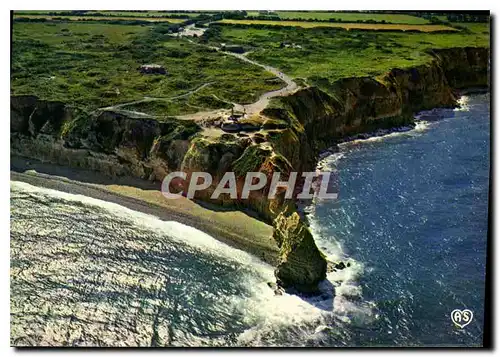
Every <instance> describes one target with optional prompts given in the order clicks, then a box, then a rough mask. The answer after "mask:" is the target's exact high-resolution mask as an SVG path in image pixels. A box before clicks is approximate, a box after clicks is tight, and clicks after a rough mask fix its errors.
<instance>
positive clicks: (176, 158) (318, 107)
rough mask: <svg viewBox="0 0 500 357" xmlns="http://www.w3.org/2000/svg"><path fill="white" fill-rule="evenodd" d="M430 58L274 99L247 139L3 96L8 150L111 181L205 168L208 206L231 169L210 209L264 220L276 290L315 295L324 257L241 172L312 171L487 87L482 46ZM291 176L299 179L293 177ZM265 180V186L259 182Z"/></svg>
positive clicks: (202, 195) (286, 211) (286, 209)
mask: <svg viewBox="0 0 500 357" xmlns="http://www.w3.org/2000/svg"><path fill="white" fill-rule="evenodd" d="M431 54H432V55H433V56H434V57H433V58H434V59H433V61H432V62H430V63H428V64H426V65H421V66H418V67H415V68H410V69H393V70H392V71H390V72H389V73H387V74H386V75H385V76H383V77H380V78H378V79H375V78H368V77H363V78H345V79H342V80H339V81H336V82H334V83H330V84H328V85H327V86H325V88H321V89H320V88H317V87H308V88H303V89H300V90H298V91H297V92H295V93H294V94H292V95H290V96H287V97H280V98H275V99H273V100H272V101H271V104H270V105H269V106H268V107H267V108H266V109H264V110H263V111H262V112H261V115H262V116H263V117H265V120H264V121H263V125H262V127H261V130H260V131H259V132H258V133H257V134H254V135H253V137H252V138H249V137H237V136H235V135H232V134H223V135H221V136H220V137H218V138H213V137H204V136H203V135H202V133H201V128H200V127H199V126H198V125H197V124H196V123H194V122H190V121H186V120H177V119H175V118H164V119H163V120H160V121H159V120H156V119H149V118H144V117H140V116H138V117H133V116H130V115H124V114H121V113H117V112H111V111H100V112H95V113H92V114H88V113H84V112H80V111H77V110H75V109H74V108H69V107H67V106H66V105H65V104H64V103H58V102H47V101H44V100H42V99H39V98H37V97H34V96H17V97H16V96H13V97H11V151H12V153H13V154H17V155H22V156H26V157H32V158H36V159H40V160H42V161H49V162H52V163H58V164H62V165H67V166H73V167H84V168H89V169H92V170H95V171H99V172H102V173H104V174H107V175H110V176H120V175H128V176H135V177H140V178H143V179H146V180H156V181H161V180H162V179H163V177H164V176H165V175H166V174H167V173H168V172H172V171H180V170H182V171H185V172H187V173H188V174H189V173H190V172H193V171H205V172H209V173H211V174H212V176H213V178H214V181H213V184H212V186H211V187H210V188H209V189H208V190H206V191H203V192H199V193H198V194H197V196H195V197H196V198H198V199H201V200H209V197H210V195H211V194H212V192H213V190H214V189H215V187H216V186H217V184H218V182H219V180H220V179H221V178H222V176H223V175H224V173H225V172H227V171H234V172H235V173H236V178H237V187H238V193H239V195H238V199H237V200H232V199H230V198H229V197H225V196H222V197H221V198H220V199H219V201H218V202H217V203H218V204H221V205H232V206H236V207H245V208H251V209H252V210H253V211H255V212H257V213H258V214H259V215H260V217H261V218H262V219H263V220H265V221H267V222H269V223H272V224H273V226H274V228H275V231H274V238H275V240H276V243H277V245H278V246H279V247H280V256H279V265H278V266H277V268H276V274H275V275H276V277H277V280H278V282H279V284H280V285H281V286H284V287H289V286H294V287H296V288H297V289H298V290H299V291H306V292H310V291H314V289H315V287H316V286H317V283H318V282H319V281H321V280H322V279H324V277H325V274H326V269H327V264H326V261H325V259H324V257H323V255H322V254H321V252H320V251H319V249H318V248H317V247H316V244H315V243H314V239H313V237H312V235H311V233H310V231H309V229H308V228H307V226H306V225H305V223H304V222H303V221H302V220H301V219H300V217H299V215H298V214H297V213H296V206H295V200H294V198H292V199H285V198H284V193H283V192H280V193H279V194H278V196H277V197H276V198H273V199H269V198H268V197H267V194H268V191H269V187H268V186H265V187H264V188H262V189H261V190H259V191H252V192H251V195H250V197H249V198H248V199H241V198H240V197H241V191H242V187H243V183H244V176H245V174H246V172H249V171H260V172H263V173H265V174H266V176H267V177H268V178H270V177H272V175H273V173H274V172H280V173H281V175H282V176H281V177H282V180H284V179H286V178H287V177H288V175H289V174H290V172H292V171H297V172H299V173H300V172H305V171H314V169H315V165H316V160H317V157H318V154H319V152H320V151H321V150H324V149H326V148H328V147H330V146H332V145H334V144H335V143H337V142H339V141H340V140H341V139H342V138H344V137H346V136H351V135H355V134H359V133H366V132H372V131H374V130H376V129H380V128H391V127H397V126H403V125H408V124H411V123H413V113H414V112H416V111H418V110H424V109H430V108H434V107H443V106H445V107H450V106H454V105H455V104H456V99H457V96H456V93H455V92H454V90H455V89H462V88H466V87H485V86H486V87H487V86H488V78H489V75H488V72H489V71H488V66H489V49H488V48H452V49H446V50H435V51H432V52H431ZM299 177H300V174H299ZM268 182H270V180H268Z"/></svg>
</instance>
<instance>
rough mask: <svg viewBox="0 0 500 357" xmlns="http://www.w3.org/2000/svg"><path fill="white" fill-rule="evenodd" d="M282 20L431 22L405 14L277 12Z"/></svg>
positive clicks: (419, 23) (415, 23)
mask: <svg viewBox="0 0 500 357" xmlns="http://www.w3.org/2000/svg"><path fill="white" fill-rule="evenodd" d="M276 13H277V14H278V16H279V17H280V18H281V19H284V20H286V19H317V20H329V19H332V18H333V19H338V20H340V21H352V22H356V21H367V20H374V21H377V22H381V21H385V22H388V23H393V24H413V25H425V24H428V23H429V21H428V20H426V19H424V18H422V17H417V16H411V15H404V14H377V13H361V12H314V11H313V12H309V11H307V12H304V11H300V12H297V11H276Z"/></svg>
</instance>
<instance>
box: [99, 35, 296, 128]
mask: <svg viewBox="0 0 500 357" xmlns="http://www.w3.org/2000/svg"><path fill="white" fill-rule="evenodd" d="M188 41H189V42H191V43H195V42H194V41H193V40H191V39H188ZM202 46H206V47H208V48H211V49H215V50H217V51H219V52H222V53H224V54H226V55H229V56H233V57H236V58H238V59H239V60H241V61H244V62H247V63H251V64H253V65H256V66H259V67H262V68H264V69H265V70H266V71H268V72H270V73H272V74H274V75H275V76H276V77H277V78H279V79H281V80H282V81H284V82H285V83H286V86H285V87H283V88H281V89H278V90H273V91H269V92H265V93H264V94H262V95H261V96H260V97H259V99H258V100H257V101H256V102H254V103H251V104H239V103H234V102H230V103H231V104H232V105H233V109H234V110H236V111H240V112H245V113H246V114H247V115H248V116H251V115H253V114H258V113H260V112H261V111H262V110H263V109H265V108H266V107H267V105H268V104H269V101H270V100H271V98H274V97H280V96H286V95H289V94H291V93H293V92H294V91H295V90H296V89H297V88H298V85H297V83H295V82H294V81H293V80H292V78H290V77H289V76H287V75H286V74H285V73H283V72H281V71H280V70H278V69H277V68H274V67H271V66H268V65H265V64H262V63H259V62H256V61H254V60H251V59H249V58H248V57H247V55H248V54H249V53H250V52H246V53H244V54H240V53H233V52H228V51H222V50H221V49H220V48H219V47H215V46H209V45H202ZM212 83H214V82H209V83H205V84H202V85H201V86H199V87H197V88H195V89H193V90H191V91H189V92H187V93H185V94H181V95H178V96H175V97H170V98H153V97H144V98H143V99H140V100H136V101H133V102H127V103H122V104H117V105H113V106H109V107H105V108H101V109H102V110H113V111H118V112H121V113H123V114H131V115H133V116H141V117H151V118H153V117H154V116H153V115H149V114H146V113H142V112H137V111H131V110H126V109H123V108H124V107H126V106H128V105H133V104H140V103H145V102H152V101H170V100H174V99H179V98H183V97H187V96H190V95H192V94H194V93H196V92H198V91H199V90H201V89H203V88H205V87H207V86H209V85H210V84H212ZM227 112H228V110H226V109H215V110H210V111H199V112H196V113H192V114H185V115H178V116H176V118H178V119H183V120H195V121H199V120H202V119H207V118H211V117H220V116H221V114H224V113H227Z"/></svg>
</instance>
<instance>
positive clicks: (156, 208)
mask: <svg viewBox="0 0 500 357" xmlns="http://www.w3.org/2000/svg"><path fill="white" fill-rule="evenodd" d="M23 162H24V165H25V167H22V163H23ZM66 171H73V174H76V173H78V171H80V170H75V169H71V168H67V167H64V166H61V165H54V164H47V163H42V162H37V160H33V159H27V158H21V157H18V156H11V171H10V181H21V182H25V183H28V184H30V185H33V186H37V187H43V188H48V189H53V190H57V191H61V192H65V193H69V194H75V195H83V196H87V197H91V198H95V199H99V200H102V201H107V202H112V203H116V204H119V205H121V206H124V207H126V208H129V209H131V210H134V211H138V212H142V213H146V214H150V215H152V216H155V217H157V218H158V219H160V220H163V221H168V220H173V221H176V222H178V223H181V224H184V225H187V226H190V227H193V228H196V229H198V230H200V231H202V232H204V233H206V234H208V235H210V236H212V237H213V238H215V239H217V240H218V241H220V242H222V243H224V244H227V245H229V246H231V247H233V248H236V249H239V250H243V251H245V252H247V253H250V254H252V255H253V256H255V257H256V258H258V259H260V260H262V261H263V262H265V263H267V264H270V265H272V266H275V265H276V263H277V260H278V253H279V249H278V247H277V245H276V243H275V242H274V239H273V237H272V232H273V228H272V226H270V225H268V224H266V223H264V222H262V221H260V220H258V219H256V218H253V217H251V216H249V215H248V214H246V213H244V212H241V211H236V210H223V209H219V210H217V207H214V208H215V209H210V208H207V205H206V204H204V205H203V206H202V205H199V204H197V203H196V202H194V201H191V200H188V199H186V198H184V197H183V198H180V199H177V200H167V199H166V198H164V197H163V195H162V194H161V192H160V191H159V190H158V189H155V188H154V187H152V186H154V185H148V184H149V183H148V182H144V184H145V185H146V186H150V187H149V188H147V187H146V188H145V189H142V188H138V187H136V186H130V185H126V184H123V183H121V184H96V183H89V182H86V181H89V178H90V177H92V176H93V178H94V179H96V180H99V179H103V177H101V176H103V175H99V174H98V173H93V172H88V171H87V172H86V170H81V171H82V172H81V174H82V176H83V177H84V178H85V179H86V181H84V180H81V181H80V180H75V179H72V178H68V176H70V177H71V176H72V175H70V174H69V175H64V173H65V172H66ZM75 171H76V172H75ZM47 172H51V173H52V174H49V173H47ZM204 206H205V207H204Z"/></svg>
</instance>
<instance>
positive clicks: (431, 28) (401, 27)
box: [219, 19, 456, 32]
mask: <svg viewBox="0 0 500 357" xmlns="http://www.w3.org/2000/svg"><path fill="white" fill-rule="evenodd" d="M219 22H220V23H224V24H242V25H267V26H294V27H302V28H313V27H337V28H344V29H346V30H354V29H356V30H380V31H382V30H391V31H420V32H435V31H456V29H454V28H452V27H449V26H444V25H406V24H365V23H334V22H306V21H273V20H232V19H224V20H221V21H219Z"/></svg>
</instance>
